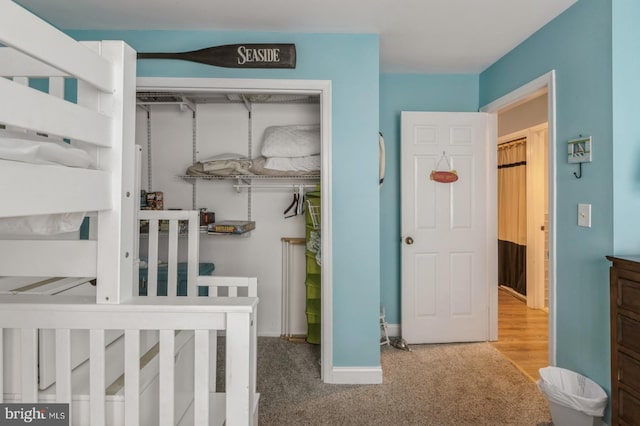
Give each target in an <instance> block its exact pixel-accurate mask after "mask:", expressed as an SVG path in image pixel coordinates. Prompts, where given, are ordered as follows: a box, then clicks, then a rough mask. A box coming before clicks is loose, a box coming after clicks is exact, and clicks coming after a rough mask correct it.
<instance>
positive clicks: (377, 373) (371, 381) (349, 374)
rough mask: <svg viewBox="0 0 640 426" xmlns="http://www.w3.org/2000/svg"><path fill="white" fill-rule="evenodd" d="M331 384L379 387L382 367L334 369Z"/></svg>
mask: <svg viewBox="0 0 640 426" xmlns="http://www.w3.org/2000/svg"><path fill="white" fill-rule="evenodd" d="M331 383H335V384H338V385H379V384H381V383H382V367H380V366H378V367H333V370H332V372H331Z"/></svg>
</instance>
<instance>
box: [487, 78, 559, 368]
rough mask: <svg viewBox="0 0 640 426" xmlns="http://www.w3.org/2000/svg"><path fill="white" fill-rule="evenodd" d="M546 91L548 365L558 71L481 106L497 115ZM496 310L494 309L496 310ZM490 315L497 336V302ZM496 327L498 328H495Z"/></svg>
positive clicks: (552, 361) (552, 347)
mask: <svg viewBox="0 0 640 426" xmlns="http://www.w3.org/2000/svg"><path fill="white" fill-rule="evenodd" d="M544 92H546V93H547V114H548V119H547V124H548V126H549V134H548V138H549V365H556V316H557V313H556V274H557V271H556V223H557V222H556V220H557V211H556V204H557V203H556V177H557V167H556V73H555V70H551V71H549V72H547V73H546V74H543V75H541V76H540V77H538V78H536V79H535V80H532V81H530V82H529V83H527V84H525V85H523V86H521V87H519V88H517V89H515V90H513V91H512V92H510V93H507V94H506V95H504V96H502V97H501V98H498V99H496V100H495V101H493V102H491V103H489V104H487V105H485V106H483V107H482V108H480V111H481V112H487V113H489V114H493V115H495V116H496V117H497V115H498V113H499V112H504V111H507V110H509V109H511V108H514V107H516V106H518V105H521V104H523V103H525V102H527V101H529V100H531V99H533V98H535V97H537V96H540V95H541V94H543V93H544ZM493 309H495V311H493ZM490 310H492V311H491V312H490V313H489V315H490V317H491V318H492V320H493V318H494V317H495V319H496V320H495V324H492V330H491V332H492V333H493V332H495V337H496V338H497V332H498V330H497V328H498V324H497V305H496V306H495V308H494V307H493V305H492V306H491V307H490ZM493 326H495V327H493Z"/></svg>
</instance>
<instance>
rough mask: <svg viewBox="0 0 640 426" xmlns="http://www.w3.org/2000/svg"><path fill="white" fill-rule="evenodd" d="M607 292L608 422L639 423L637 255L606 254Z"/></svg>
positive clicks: (639, 263) (639, 259)
mask: <svg viewBox="0 0 640 426" xmlns="http://www.w3.org/2000/svg"><path fill="white" fill-rule="evenodd" d="M607 259H609V260H610V261H611V262H612V266H611V270H610V292H611V424H612V425H640V255H638V256H607Z"/></svg>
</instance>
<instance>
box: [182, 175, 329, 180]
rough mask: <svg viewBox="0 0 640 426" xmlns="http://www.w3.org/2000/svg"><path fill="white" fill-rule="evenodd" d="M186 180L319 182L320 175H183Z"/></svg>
mask: <svg viewBox="0 0 640 426" xmlns="http://www.w3.org/2000/svg"><path fill="white" fill-rule="evenodd" d="M179 177H180V178H182V179H185V180H200V179H202V180H238V181H252V180H272V179H273V180H318V179H320V175H300V176H286V175H233V176H192V175H181V176H179Z"/></svg>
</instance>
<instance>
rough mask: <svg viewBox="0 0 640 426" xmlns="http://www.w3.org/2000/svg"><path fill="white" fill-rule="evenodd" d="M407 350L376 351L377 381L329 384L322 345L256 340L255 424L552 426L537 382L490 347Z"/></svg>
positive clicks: (414, 347)
mask: <svg viewBox="0 0 640 426" xmlns="http://www.w3.org/2000/svg"><path fill="white" fill-rule="evenodd" d="M411 348H412V351H411V352H406V351H402V350H399V349H396V348H393V347H389V346H384V347H382V348H381V363H382V369H383V384H381V385H331V384H325V383H322V382H321V380H320V364H319V359H320V348H319V346H314V345H309V344H306V343H292V342H288V341H285V340H282V339H279V338H263V337H261V338H259V339H258V381H257V388H258V392H260V394H261V396H260V412H259V423H260V425H263V426H268V425H278V426H283V425H296V426H299V425H304V426H307V425H367V426H369V425H394V426H395V425H438V426H443V425H456V426H465V425H469V426H472V425H473V426H477V425H527V426H532V425H533V426H536V425H537V426H541V425H549V424H550V421H551V420H550V419H551V417H550V415H549V411H548V407H547V401H546V399H545V398H544V396H543V395H542V394H541V393H540V392H539V391H538V389H537V387H536V385H535V383H533V382H532V381H531V380H529V379H528V378H527V377H525V376H524V375H523V374H522V373H521V372H520V371H519V370H518V369H517V368H516V367H514V366H513V365H512V364H511V363H510V362H509V361H508V360H507V359H506V358H504V357H503V356H502V355H501V354H500V353H499V352H498V351H497V350H496V349H495V348H493V347H492V346H491V345H490V344H488V343H464V344H446V345H412V346H411Z"/></svg>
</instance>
